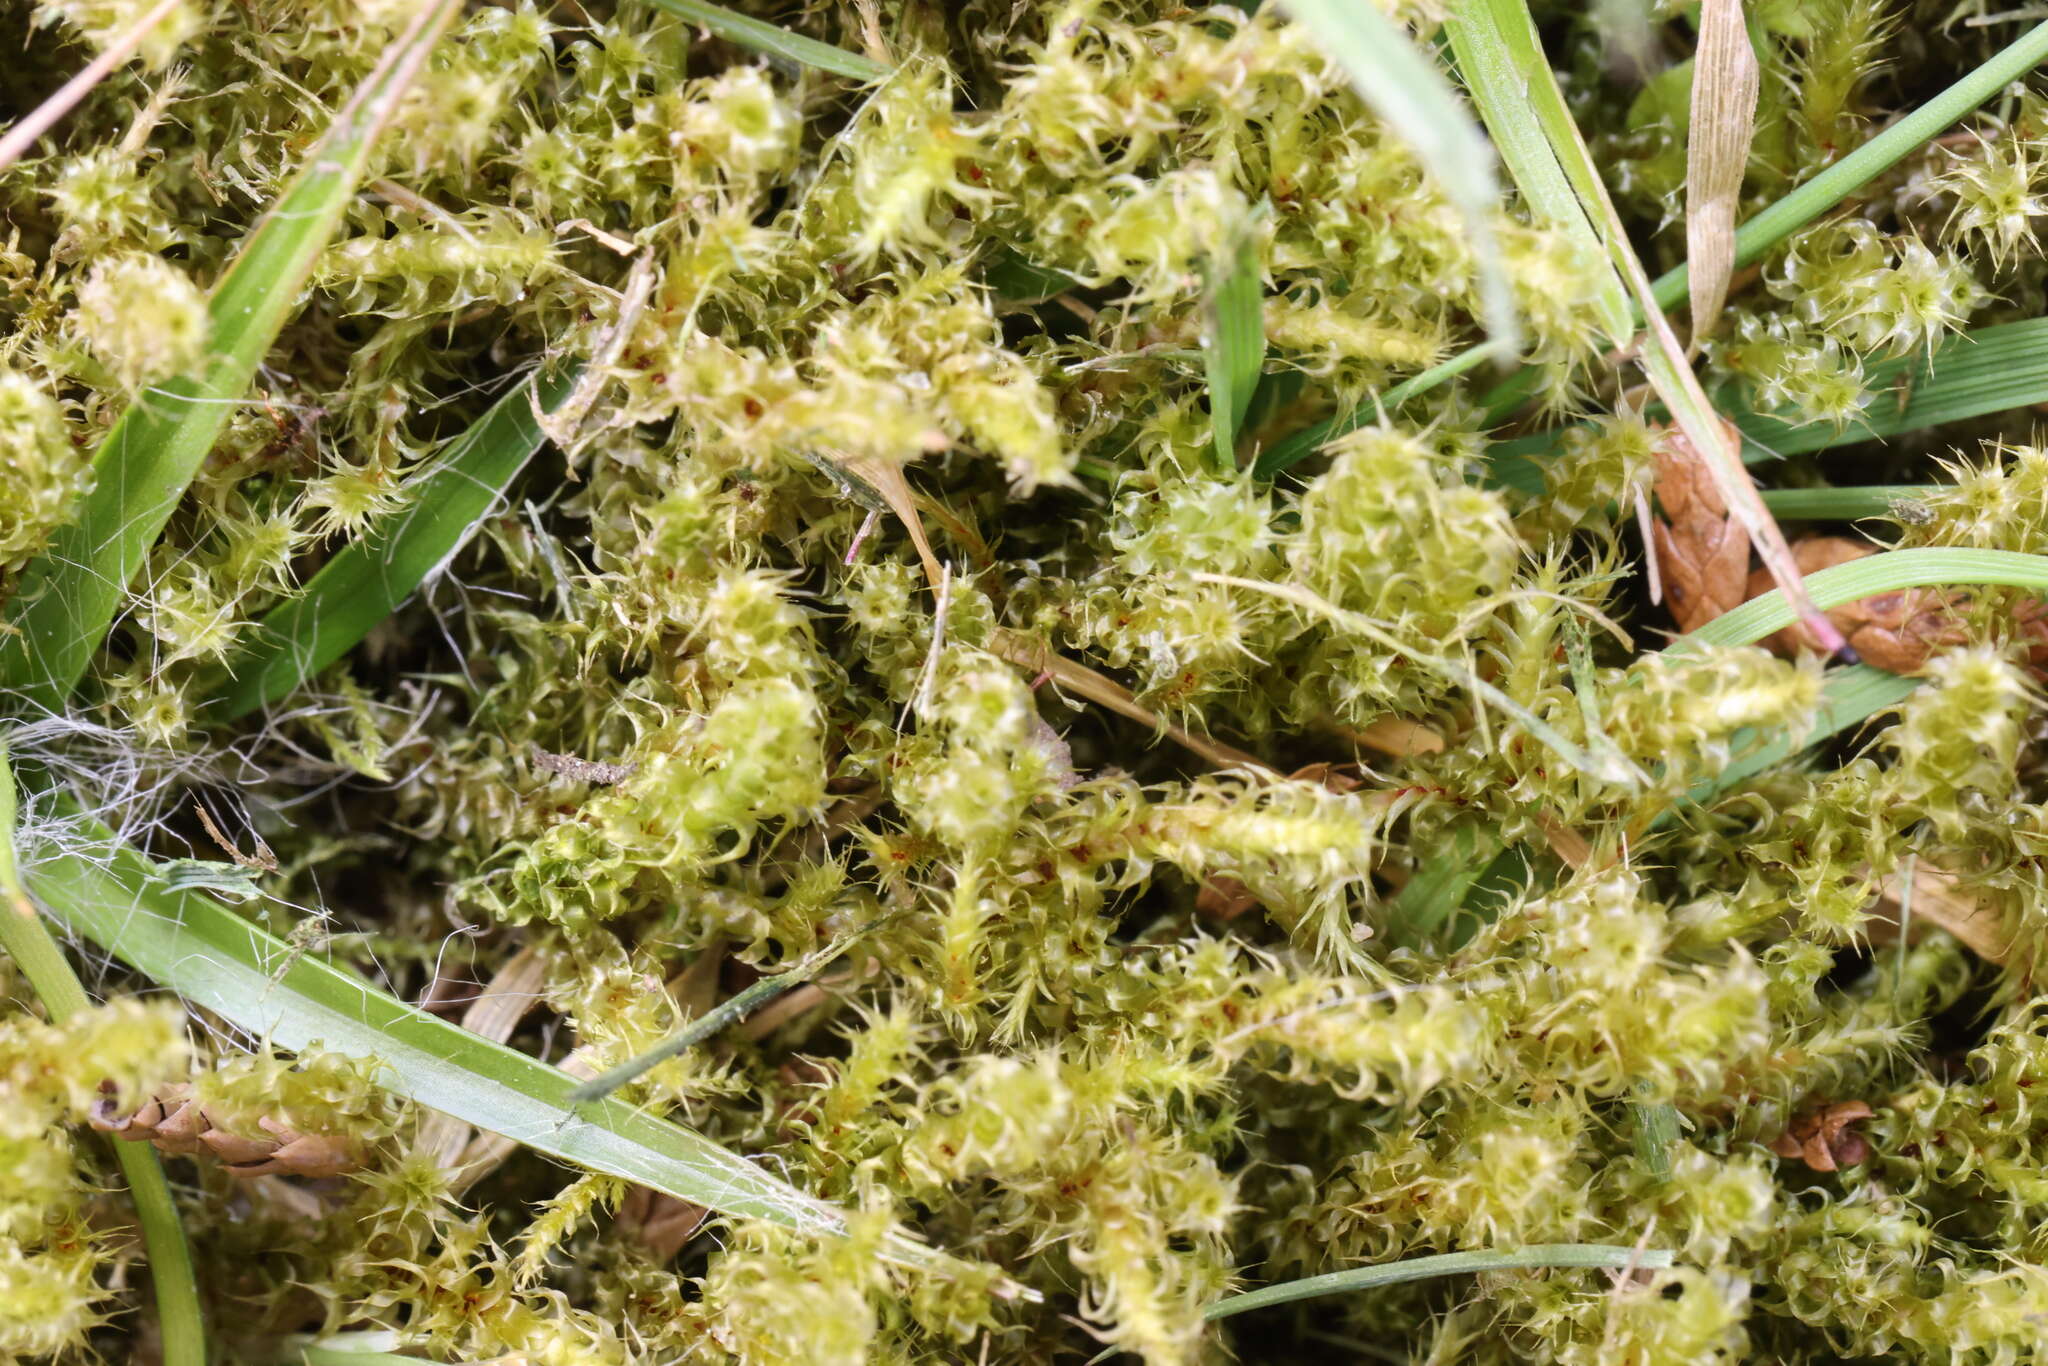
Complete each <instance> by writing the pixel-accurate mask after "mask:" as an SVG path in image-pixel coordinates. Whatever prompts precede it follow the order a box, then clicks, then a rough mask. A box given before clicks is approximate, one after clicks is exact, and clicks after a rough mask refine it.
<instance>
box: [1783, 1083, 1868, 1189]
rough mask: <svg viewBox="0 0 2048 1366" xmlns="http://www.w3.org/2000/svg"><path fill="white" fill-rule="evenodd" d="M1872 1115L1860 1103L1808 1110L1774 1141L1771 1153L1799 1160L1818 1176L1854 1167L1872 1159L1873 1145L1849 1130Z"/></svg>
mask: <svg viewBox="0 0 2048 1366" xmlns="http://www.w3.org/2000/svg"><path fill="white" fill-rule="evenodd" d="M1870 1115H1871V1109H1870V1107H1869V1106H1868V1105H1865V1104H1864V1103H1863V1102H1862V1101H1860V1100H1846V1101H1842V1102H1841V1103H1839V1104H1836V1105H1828V1106H1823V1107H1822V1108H1820V1109H1817V1110H1809V1111H1807V1112H1806V1113H1805V1114H1802V1115H1801V1116H1799V1118H1797V1119H1795V1120H1793V1121H1792V1122H1791V1123H1790V1124H1788V1125H1787V1126H1785V1132H1784V1133H1782V1134H1779V1135H1778V1136H1777V1137H1776V1138H1774V1139H1772V1140H1771V1151H1772V1152H1773V1153H1775V1154H1777V1155H1778V1156H1779V1157H1783V1158H1787V1159H1790V1158H1799V1159H1800V1160H1802V1161H1804V1162H1805V1163H1806V1165H1807V1166H1808V1167H1810V1168H1812V1169H1813V1170H1814V1171H1817V1172H1831V1171H1836V1170H1838V1169H1840V1168H1842V1167H1853V1166H1855V1165H1856V1164H1857V1163H1859V1162H1862V1161H1864V1160H1865V1159H1867V1158H1868V1157H1869V1156H1870V1141H1869V1140H1868V1139H1866V1138H1864V1137H1863V1135H1862V1134H1859V1133H1857V1132H1856V1131H1855V1130H1854V1129H1852V1128H1850V1127H1849V1126H1851V1125H1852V1124H1855V1123H1857V1122H1858V1121H1859V1120H1865V1119H1869V1118H1870Z"/></svg>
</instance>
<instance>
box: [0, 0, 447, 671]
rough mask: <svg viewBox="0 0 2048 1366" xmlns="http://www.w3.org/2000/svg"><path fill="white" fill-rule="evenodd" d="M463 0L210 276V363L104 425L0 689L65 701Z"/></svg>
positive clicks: (437, 7) (370, 80)
mask: <svg viewBox="0 0 2048 1366" xmlns="http://www.w3.org/2000/svg"><path fill="white" fill-rule="evenodd" d="M461 8H462V6H461V3H460V0H433V2H432V3H431V4H427V5H425V6H423V7H422V8H421V9H420V11H419V13H418V16H417V17H416V18H415V19H414V20H413V22H412V25H411V26H410V27H409V28H408V29H407V30H406V31H405V33H404V34H403V35H401V37H400V38H399V39H398V40H397V41H396V42H395V43H394V44H393V45H392V46H391V48H390V50H389V51H387V52H386V53H385V54H384V58H383V60H382V61H381V62H379V63H378V65H377V68H376V70H374V71H372V72H371V73H370V75H369V76H368V77H367V78H366V79H365V80H364V82H363V84H362V85H361V86H360V87H358V89H357V90H356V92H355V94H354V96H353V97H351V99H350V100H349V102H348V104H347V106H346V107H344V108H343V109H342V111H341V112H340V113H339V114H337V115H336V116H335V119H334V122H333V124H332V125H330V126H329V128H328V130H327V133H326V135H325V136H324V137H323V138H321V140H320V142H319V144H318V145H317V146H315V147H314V148H313V149H312V151H310V152H309V153H308V154H307V156H306V161H305V164H304V166H303V167H301V169H300V170H299V172H298V174H297V175H296V176H295V177H294V178H293V180H292V182H291V184H290V185H289V186H288V187H287V188H286V190H285V192H284V194H283V195H282V196H280V197H279V199H278V201H277V203H276V204H274V205H272V206H271V208H270V210H269V211H268V212H267V213H266V214H265V215H264V217H263V220H262V221H261V222H260V223H258V224H257V226H256V228H255V230H254V231H253V232H251V233H250V235H249V237H248V239H247V240H246V241H245V242H244V243H243V244H242V249H241V251H240V252H239V253H237V255H236V257H235V259H234V261H233V263H232V264H230V265H229V266H228V269H227V272H226V274H224V275H222V276H221V278H220V280H219V282H218V283H217V284H215V286H214V289H213V295H212V298H211V299H210V300H209V303H208V312H209V314H210V317H211V325H212V331H211V336H210V341H209V348H208V354H207V357H206V359H205V361H204V362H203V363H202V364H201V365H200V367H199V369H198V370H196V371H194V372H193V373H191V374H188V375H183V376H180V377H178V378H176V379H172V380H169V381H167V382H165V383H163V384H161V385H157V386H154V387H152V388H150V389H148V390H145V391H144V392H143V393H142V394H141V395H140V396H139V397H138V398H137V399H136V400H135V402H134V403H132V404H130V405H129V408H128V411H127V412H125V413H123V414H122V415H121V418H120V420H119V421H118V422H116V423H115V424H114V429H113V430H112V431H111V432H109V433H108V434H107V437H106V440H105V441H104V442H103V443H102V444H101V446H100V448H99V451H98V452H97V453H96V454H95V455H94V457H93V472H94V475H95V482H94V484H93V487H92V490H91V492H89V493H88V494H87V495H86V496H85V497H84V498H83V499H82V500H81V501H80V503H79V507H78V515H77V517H76V518H74V519H73V520H72V521H71V522H70V523H69V524H67V525H66V526H64V527H63V528H62V529H60V530H59V531H58V532H57V533H56V535H55V536H53V537H52V538H51V541H50V547H49V549H48V551H47V552H46V553H44V554H43V555H42V556H40V557H38V558H37V559H36V560H35V561H34V562H33V563H31V564H30V565H29V566H28V568H27V569H26V570H24V571H23V573H22V578H21V584H20V588H19V590H18V591H17V592H16V594H15V597H14V599H13V601H12V602H11V603H9V605H8V612H7V626H8V628H9V629H8V631H7V633H6V635H5V638H4V639H0V689H4V690H10V691H16V692H18V693H20V694H21V695H22V697H23V698H24V699H25V700H27V701H28V702H29V703H30V704H31V705H33V706H37V707H41V708H44V709H47V710H51V711H55V710H57V709H59V708H61V707H62V706H63V705H64V701H65V699H66V698H67V697H69V696H70V694H71V690H72V689H73V688H74V687H75V686H76V685H77V683H78V680H79V678H80V677H81V676H83V674H84V673H85V669H86V665H87V664H88V663H89V662H90V661H91V659H92V656H93V652H94V651H95V650H97V649H98V648H99V644H100V642H101V640H103V639H104V638H105V637H106V634H107V630H108V628H109V627H110V626H111V625H112V624H113V620H114V614H115V612H116V611H117V610H118V609H119V607H120V604H121V600H122V597H123V596H124V595H125V594H126V592H127V589H128V583H129V581H130V580H131V579H132V578H133V577H134V576H135V573H136V571H137V570H139V569H140V568H141V567H142V564H143V561H144V559H145V557H146V556H147V555H148V553H149V549H150V547H151V546H152V545H153V544H155V542H156V538H157V534H158V533H159V532H160V531H161V530H162V529H163V525H164V523H165V521H166V520H168V519H169V517H170V515H171V511H172V509H174V508H175V507H176V506H177V504H178V500H179V499H180V498H181V497H182V496H183V495H184V492H185V486H186V485H187V484H189V483H191V482H192V476H193V474H194V473H195V472H196V471H197V470H198V468H199V462H200V461H202V460H204V459H205V458H206V454H207V452H208V451H209V450H211V449H212V447H213V443H214V439H215V438H216V437H217V436H218V435H219V434H220V430H221V428H222V426H224V425H225V424H226V422H227V420H228V416H229V414H230V413H231V412H232V411H233V408H234V405H235V404H236V403H237V402H239V401H240V400H241V398H242V396H243V395H244V394H245V393H246V392H247V390H248V387H249V381H250V380H251V379H252V378H253V377H254V375H255V373H256V367H257V366H258V365H259V364H261V362H262V360H263V357H264V355H265V354H266V353H267V352H268V351H269V350H270V346H271V343H272V342H274V341H275V340H276V338H277V334H278V331H279V329H280V328H282V327H283V326H284V323H285V320H286V319H287V318H289V317H290V316H291V315H292V313H293V312H294V311H295V310H296V309H297V308H298V305H299V293H300V291H301V289H302V288H303V287H304V285H305V282H306V278H307V276H308V275H309V274H310V273H311V272H312V269H313V263H314V260H315V258H316V257H318V255H319V254H320V252H321V251H322V250H323V249H325V247H326V246H327V241H328V239H329V238H330V237H332V236H333V234H334V230H335V227H336V226H337V225H338V224H339V223H340V221H341V214H342V210H343V209H344V208H345V207H346V206H347V204H348V201H349V199H350V198H351V197H352V196H353V195H354V194H355V190H356V185H357V182H358V181H360V180H361V179H362V177H363V173H364V169H365V167H366V166H367V165H368V164H369V158H370V149H371V147H372V145H373V144H374V143H375V142H376V139H377V135H378V133H379V132H381V131H382V130H383V127H384V125H385V124H386V123H387V122H388V121H389V120H390V118H391V115H392V114H393V112H394V111H395V110H396V109H397V107H398V104H399V101H400V99H401V98H403V96H404V94H405V92H406V90H407V89H408V88H409V87H410V86H411V84H412V81H413V79H414V77H416V76H417V75H418V74H419V73H420V71H421V70H422V69H423V68H424V66H425V65H426V60H427V56H428V54H429V52H431V51H432V49H433V46H434V44H435V42H436V41H437V40H438V39H439V38H440V36H441V33H442V31H443V30H444V29H446V28H447V26H448V24H449V22H450V21H451V20H452V19H453V18H454V17H455V15H456V14H457V12H458V11H460V10H461Z"/></svg>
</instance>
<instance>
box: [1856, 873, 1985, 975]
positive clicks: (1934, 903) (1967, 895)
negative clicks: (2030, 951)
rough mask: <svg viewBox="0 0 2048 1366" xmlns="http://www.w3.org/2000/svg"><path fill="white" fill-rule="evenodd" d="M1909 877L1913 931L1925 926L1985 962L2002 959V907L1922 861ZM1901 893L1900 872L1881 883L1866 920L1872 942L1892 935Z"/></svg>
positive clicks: (1903, 890)
mask: <svg viewBox="0 0 2048 1366" xmlns="http://www.w3.org/2000/svg"><path fill="white" fill-rule="evenodd" d="M1911 877H1912V883H1913V885H1912V892H1913V895H1912V903H1913V908H1912V919H1913V927H1914V928H1917V927H1920V926H1923V925H1931V926H1934V927H1935V928H1937V929H1941V930H1946V931H1947V932H1948V933H1950V934H1952V935H1954V936H1955V937H1956V939H1957V940H1959V941H1960V942H1961V943H1962V944H1963V946H1964V947H1965V948H1967V949H1969V950H1970V951H1971V952H1973V953H1975V954H1976V955H1977V956H1978V957H1979V958H1982V959H1983V960H1984V961H1986V962H1987V963H2004V962H2005V961H2006V959H2007V957H2008V956H2010V954H2011V953H2012V950H2013V944H2014V939H2013V933H2012V930H2011V927H2010V926H2009V924H2008V922H2007V920H2006V912H2005V909H2004V908H2003V907H2002V906H2000V905H1999V904H1998V903H1997V902H1996V901H1994V900H1992V899H1991V898H1990V897H1988V896H1985V895H1984V894H1982V893H1979V892H1974V891H1971V890H1970V889H1969V888H1967V887H1964V886H1963V885H1962V882H1961V880H1960V879H1959V878H1957V877H1956V875H1955V874H1954V873H1951V872H1949V871H1947V870H1946V869H1943V868H1937V867H1934V866H1932V865H1930V864H1928V863H1925V862H1918V861H1916V862H1915V864H1914V865H1913V868H1912V871H1911ZM1905 894H1906V875H1905V874H1904V873H1893V874H1892V875H1891V876H1890V877H1888V878H1886V879H1885V880H1884V882H1883V884H1882V887H1881V890H1880V894H1879V896H1880V899H1879V901H1878V903H1877V906H1876V907H1875V908H1874V912H1873V919H1872V921H1871V922H1870V927H1871V929H1872V931H1873V933H1872V934H1871V940H1872V942H1873V943H1875V942H1882V941H1885V940H1889V939H1895V938H1897V937H1898V932H1899V920H1900V914H1901V913H1900V907H1901V905H1903V904H1904V901H1905ZM1908 933H1911V930H1910V929H1909V931H1908Z"/></svg>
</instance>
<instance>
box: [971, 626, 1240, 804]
mask: <svg viewBox="0 0 2048 1366" xmlns="http://www.w3.org/2000/svg"><path fill="white" fill-rule="evenodd" d="M989 649H990V650H991V651H993V652H994V653H996V654H998V655H1001V656H1002V657H1003V658H1004V659H1007V660H1009V661H1010V662H1011V663H1012V664H1015V665H1016V666H1017V667H1018V668H1020V669H1023V670H1024V671H1026V672H1027V673H1030V674H1032V675H1034V676H1036V675H1038V674H1047V675H1050V676H1051V678H1052V680H1053V681H1054V682H1056V683H1058V684H1059V685H1060V686H1061V687H1062V688H1065V689H1067V690H1068V691H1070V692H1075V693H1079V694H1080V695H1081V696H1083V697H1085V698H1087V699H1088V700H1089V701H1090V702H1093V703H1095V704H1096V705H1098V706H1103V707H1107V708H1109V709H1110V710H1111V711H1113V712H1115V713H1116V714H1117V715H1119V716H1127V717H1129V718H1130V719H1131V720H1133V721H1136V722H1137V723H1138V724H1140V725H1143V726H1150V727H1151V728H1152V729H1153V730H1155V731H1161V732H1164V734H1165V735H1166V736H1167V738H1168V739H1170V740H1172V741H1173V742H1174V743H1175V744H1178V745H1181V746H1183V747H1184V748H1186V749H1188V750H1191V751H1193V752H1194V753H1196V754H1199V755H1201V756H1202V757H1203V758H1204V759H1207V760H1208V761H1209V762H1210V763H1212V764H1215V765H1216V766H1217V767H1218V768H1245V769H1250V770H1251V771H1252V772H1254V773H1259V774H1263V775H1265V776H1267V777H1269V778H1277V777H1279V776H1280V770H1279V769H1277V768H1274V767H1273V766H1272V765H1271V764H1268V763H1266V762H1265V761H1263V760H1261V759H1257V758H1254V757H1253V756H1252V755H1249V754H1247V753H1245V752H1244V751H1243V750H1241V749H1236V748H1233V747H1232V746H1230V745H1226V744H1223V743H1222V742H1221V741H1217V740H1211V739H1209V738H1207V737H1206V736H1201V735H1196V734H1194V733H1192V732H1191V731H1187V730H1184V729H1182V728H1181V727H1179V726H1176V725H1175V724H1174V723H1173V722H1171V721H1169V720H1167V719H1166V718H1165V717H1163V716H1161V715H1160V714H1159V713H1158V712H1156V711H1153V710H1152V709H1151V708H1150V707H1147V706H1145V705H1143V704H1142V703H1140V702H1139V701H1138V700H1137V699H1136V698H1135V697H1132V696H1131V693H1130V689H1128V688H1126V687H1124V685H1123V684H1121V683H1118V682H1117V681H1116V680H1115V679H1112V678H1108V677H1105V676H1104V675H1102V674H1099V673H1097V672H1095V670H1093V669H1091V668H1089V667H1088V666H1086V665H1085V664H1076V663H1075V662H1074V661H1073V660H1071V659H1067V658H1066V657H1064V656H1062V655H1059V654H1055V653H1054V652H1053V651H1052V650H1051V649H1049V648H1047V647H1046V646H1045V645H1043V644H1040V643H1039V642H1038V641H1035V640H1033V639H1031V638H1030V637H1029V636H1025V635H1020V634H1018V633H1017V632H1015V631H1009V630H1001V629H998V630H996V631H995V632H993V633H992V634H991V635H990V637H989Z"/></svg>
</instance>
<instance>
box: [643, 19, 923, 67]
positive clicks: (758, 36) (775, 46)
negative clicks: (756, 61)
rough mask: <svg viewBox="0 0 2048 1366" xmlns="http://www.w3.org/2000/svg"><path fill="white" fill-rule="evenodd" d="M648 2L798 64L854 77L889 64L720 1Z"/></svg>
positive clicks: (729, 38)
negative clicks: (717, 2) (714, 3)
mask: <svg viewBox="0 0 2048 1366" xmlns="http://www.w3.org/2000/svg"><path fill="white" fill-rule="evenodd" d="M647 3H649V4H651V5H653V6H654V7H655V8H656V9H660V10H667V11H668V12H669V13H670V14H673V15H675V16H676V17H677V18H679V19H687V20H688V21H689V22H691V23H693V24H695V25H696V26H697V27H699V28H701V29H705V30H707V31H708V32H711V33H715V34H717V35H718V36H719V37H721V38H723V39H725V40H726V41H727V42H728V43H737V44H738V45H739V46H741V47H743V48H747V49H749V50H750V51H753V52H759V53H761V54H763V55H764V56H768V57H771V58H777V59H779V60H781V61H785V62H791V63H794V64H795V65H797V66H808V67H814V68H816V69H817V70H819V71H829V72H831V73H832V74H833V75H835V76H845V77H847V78H848V79H849V80H856V81H879V80H881V79H882V77H884V76H886V75H888V74H889V68H888V67H886V66H883V65H882V64H881V63H880V62H878V61H875V60H874V59H873V58H870V57H863V56H861V55H860V54H859V53H858V52H848V51H847V50H846V49H845V48H843V47H834V46H832V45H831V44H830V43H821V42H819V41H818V40H817V39H816V38H806V37H804V36H803V35H802V34H801V33H791V32H790V31H789V30H788V29H786V28H777V27H776V26H775V25H773V24H769V23H764V22H762V21H761V20H759V19H754V18H750V17H748V16H747V15H744V14H735V13H734V12H733V11H731V10H729V9H727V8H726V7H725V6H723V5H712V4H707V3H705V0H647Z"/></svg>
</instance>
